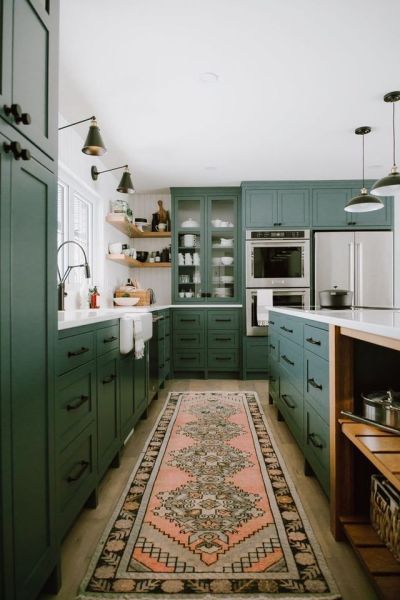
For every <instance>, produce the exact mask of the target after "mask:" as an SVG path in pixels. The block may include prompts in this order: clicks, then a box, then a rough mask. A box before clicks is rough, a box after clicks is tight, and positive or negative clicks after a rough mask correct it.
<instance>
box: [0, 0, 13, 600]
mask: <svg viewBox="0 0 400 600" xmlns="http://www.w3.org/2000/svg"><path fill="white" fill-rule="evenodd" d="M0 27H1V29H0V31H1V39H0V106H1V108H0V112H1V114H2V116H4V114H5V113H4V112H3V106H4V104H6V105H8V106H10V104H11V63H12V51H11V50H12V2H10V0H1V1H0ZM0 590H1V588H0Z"/></svg>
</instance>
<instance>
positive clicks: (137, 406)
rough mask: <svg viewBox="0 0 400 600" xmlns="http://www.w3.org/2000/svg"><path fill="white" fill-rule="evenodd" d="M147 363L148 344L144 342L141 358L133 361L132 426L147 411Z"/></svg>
mask: <svg viewBox="0 0 400 600" xmlns="http://www.w3.org/2000/svg"><path fill="white" fill-rule="evenodd" d="M148 361H149V343H148V342H146V344H145V350H144V356H143V358H139V359H135V360H134V361H133V397H134V414H133V425H134V426H135V425H136V423H137V422H138V421H139V419H140V417H141V416H142V415H143V413H145V411H146V410H147V397H148Z"/></svg>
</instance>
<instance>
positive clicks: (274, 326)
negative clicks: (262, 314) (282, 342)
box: [268, 311, 282, 334]
mask: <svg viewBox="0 0 400 600" xmlns="http://www.w3.org/2000/svg"><path fill="white" fill-rule="evenodd" d="M281 317H282V315H281V314H278V313H274V312H272V311H269V317H268V333H269V334H271V333H279V332H280V329H279V327H280V325H281Z"/></svg>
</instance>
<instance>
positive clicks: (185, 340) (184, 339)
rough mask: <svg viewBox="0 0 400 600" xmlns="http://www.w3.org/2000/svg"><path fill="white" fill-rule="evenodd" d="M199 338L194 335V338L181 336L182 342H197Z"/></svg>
mask: <svg viewBox="0 0 400 600" xmlns="http://www.w3.org/2000/svg"><path fill="white" fill-rule="evenodd" d="M196 340H197V338H195V337H193V338H183V337H181V342H195V341H196Z"/></svg>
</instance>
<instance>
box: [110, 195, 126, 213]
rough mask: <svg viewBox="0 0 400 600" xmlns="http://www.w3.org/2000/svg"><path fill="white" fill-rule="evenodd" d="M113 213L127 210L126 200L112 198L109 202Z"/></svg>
mask: <svg viewBox="0 0 400 600" xmlns="http://www.w3.org/2000/svg"><path fill="white" fill-rule="evenodd" d="M111 208H112V211H113V213H120V214H126V213H127V212H128V202H127V200H119V199H118V200H113V201H112V203H111Z"/></svg>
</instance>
